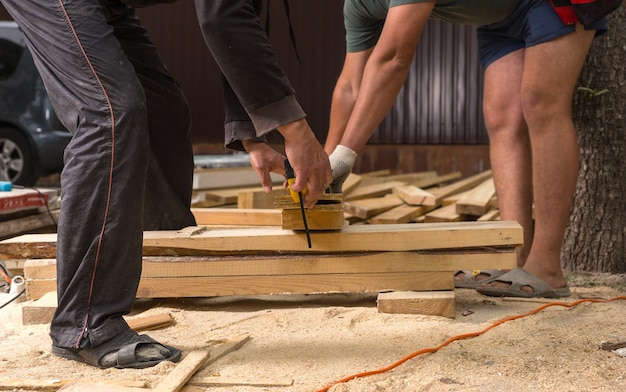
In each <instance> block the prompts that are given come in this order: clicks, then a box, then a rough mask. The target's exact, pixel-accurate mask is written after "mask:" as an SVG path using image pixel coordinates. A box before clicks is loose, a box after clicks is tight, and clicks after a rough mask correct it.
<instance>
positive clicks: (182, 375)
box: [152, 350, 210, 392]
mask: <svg viewBox="0 0 626 392" xmlns="http://www.w3.org/2000/svg"><path fill="white" fill-rule="evenodd" d="M209 356H210V352H209V351H205V350H194V351H192V352H190V353H189V354H187V355H186V356H185V357H184V358H183V359H182V360H181V361H180V362H179V363H178V364H177V365H176V367H175V368H174V370H172V371H171V372H169V373H168V375H167V376H165V378H164V379H163V380H161V381H160V382H159V383H158V384H157V386H156V387H155V388H153V389H152V391H153V392H177V391H179V390H180V389H181V388H182V387H183V386H184V385H185V384H186V383H187V381H189V379H191V377H192V376H193V375H194V374H195V373H196V372H197V371H198V370H199V369H200V368H201V367H202V366H204V364H205V363H206V361H207V360H208V359H209Z"/></svg>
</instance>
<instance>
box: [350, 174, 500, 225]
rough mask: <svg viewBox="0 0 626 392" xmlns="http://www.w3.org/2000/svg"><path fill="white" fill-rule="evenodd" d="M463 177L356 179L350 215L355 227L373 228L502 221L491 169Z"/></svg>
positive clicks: (380, 176) (353, 178)
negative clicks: (409, 224)
mask: <svg viewBox="0 0 626 392" xmlns="http://www.w3.org/2000/svg"><path fill="white" fill-rule="evenodd" d="M460 177H461V173H459V172H455V173H449V174H445V175H438V174H437V173H436V172H419V173H410V174H397V175H390V174H387V173H386V172H382V173H379V174H376V173H371V174H365V175H361V176H359V175H351V177H350V178H348V181H349V182H346V185H345V186H344V211H345V212H346V214H348V218H349V220H350V222H351V223H370V224H390V223H409V222H415V223H421V222H425V223H432V222H461V221H491V220H497V219H499V214H498V205H497V199H496V192H495V186H494V182H493V177H492V174H491V171H490V170H488V171H484V172H482V173H479V174H476V175H473V176H470V177H467V178H464V179H460Z"/></svg>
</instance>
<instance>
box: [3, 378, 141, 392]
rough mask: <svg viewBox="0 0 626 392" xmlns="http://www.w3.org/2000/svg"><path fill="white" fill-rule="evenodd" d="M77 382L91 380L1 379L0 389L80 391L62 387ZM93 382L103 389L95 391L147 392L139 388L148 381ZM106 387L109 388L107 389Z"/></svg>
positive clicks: (83, 391) (41, 391) (42, 391)
mask: <svg viewBox="0 0 626 392" xmlns="http://www.w3.org/2000/svg"><path fill="white" fill-rule="evenodd" d="M76 383H89V381H84V380H82V381H81V380H78V379H76V380H68V379H63V380H58V379H54V380H48V379H34V380H33V379H31V380H0V390H7V391H18V390H20V391H21V390H28V391H30V390H35V391H40V392H49V391H57V390H62V391H70V390H73V391H78V389H75V388H72V389H69V388H65V389H63V388H62V387H64V386H65V385H71V384H76ZM92 383H93V384H97V383H100V384H99V387H101V389H96V390H95V391H98V390H100V391H111V392H115V391H116V389H115V388H118V387H123V388H125V389H123V390H124V391H127V390H128V388H134V389H133V390H135V389H136V390H137V391H144V392H146V391H147V390H146V389H139V388H145V387H146V385H147V383H146V382H145V381H139V380H99V381H95V380H94V381H92ZM93 384H89V386H90V387H91V385H93ZM59 388H61V389H59ZM105 388H109V389H105ZM85 391H91V389H83V390H82V392H85Z"/></svg>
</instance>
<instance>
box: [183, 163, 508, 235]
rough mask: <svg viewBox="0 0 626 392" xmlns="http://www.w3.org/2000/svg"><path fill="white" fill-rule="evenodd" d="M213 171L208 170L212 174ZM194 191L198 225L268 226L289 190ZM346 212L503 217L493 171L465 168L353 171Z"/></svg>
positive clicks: (376, 220)
mask: <svg viewBox="0 0 626 392" xmlns="http://www.w3.org/2000/svg"><path fill="white" fill-rule="evenodd" d="M209 172H210V171H209V170H204V173H207V175H209V174H208V173H209ZM257 181H258V179H257ZM195 194H196V197H195V201H194V203H193V204H192V207H194V214H195V215H196V219H197V222H198V224H199V225H220V224H221V225H249V226H263V225H280V224H281V220H280V213H279V212H278V211H271V210H272V209H274V208H275V206H276V203H275V200H278V199H280V198H284V197H285V195H288V192H286V190H285V189H284V188H283V187H282V183H277V184H276V185H275V186H274V190H272V192H270V193H265V192H264V191H263V189H262V188H261V187H258V186H257V187H246V186H239V187H231V188H222V189H213V190H204V191H202V192H199V191H196V193H195ZM199 195H201V197H200V196H199ZM207 207H212V208H207ZM234 209H237V210H238V211H237V210H234ZM259 210H267V211H259ZM343 211H344V218H345V222H346V223H347V224H396V223H434V222H461V221H494V220H499V219H500V214H499V210H498V201H497V197H496V192H495V186H494V182H493V176H492V174H491V171H490V170H487V171H484V172H481V173H479V174H476V175H473V176H469V177H467V178H461V173H460V172H453V173H447V174H443V175H440V174H438V173H437V172H435V171H427V172H416V173H406V174H390V173H389V171H379V172H372V173H365V174H361V175H357V174H354V173H353V174H351V175H350V176H349V177H348V179H347V181H346V182H345V183H344V187H343ZM241 216H243V218H242V217H241ZM257 219H258V220H257Z"/></svg>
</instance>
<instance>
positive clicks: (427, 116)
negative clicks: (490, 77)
mask: <svg viewBox="0 0 626 392" xmlns="http://www.w3.org/2000/svg"><path fill="white" fill-rule="evenodd" d="M481 96H482V71H481V69H480V66H479V64H478V55H477V49H476V43H475V34H474V28H473V27H471V26H459V25H452V24H449V23H445V22H440V21H434V20H432V21H430V22H429V23H428V25H427V27H426V29H425V31H424V33H423V35H422V39H421V40H420V43H419V45H418V47H417V49H416V53H415V59H414V61H413V65H412V67H411V70H410V73H409V76H408V78H407V81H406V83H405V85H404V87H403V89H402V90H401V91H400V94H399V95H398V97H397V99H396V102H395V104H394V106H393V107H392V109H391V111H390V112H389V114H388V115H387V117H386V118H385V119H384V121H383V122H382V123H381V125H380V126H379V127H378V130H377V131H376V132H375V133H374V135H373V137H372V139H371V141H370V142H371V143H383V144H477V143H487V135H486V132H485V130H484V124H483V117H482V110H481Z"/></svg>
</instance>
